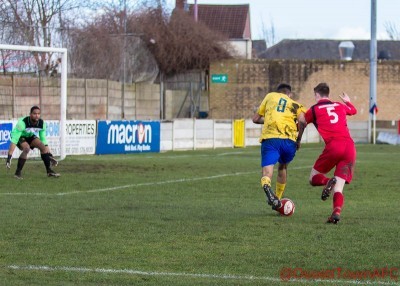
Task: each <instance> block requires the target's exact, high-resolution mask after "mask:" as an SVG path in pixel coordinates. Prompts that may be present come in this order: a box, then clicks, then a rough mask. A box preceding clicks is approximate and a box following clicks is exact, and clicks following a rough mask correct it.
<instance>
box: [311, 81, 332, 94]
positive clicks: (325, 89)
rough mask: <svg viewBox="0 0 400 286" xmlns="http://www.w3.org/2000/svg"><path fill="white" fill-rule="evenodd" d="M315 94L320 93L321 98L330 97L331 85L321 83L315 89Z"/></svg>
mask: <svg viewBox="0 0 400 286" xmlns="http://www.w3.org/2000/svg"><path fill="white" fill-rule="evenodd" d="M314 92H315V93H319V94H320V95H321V96H325V97H328V96H329V92H330V90H329V85H328V84H327V83H326V82H321V83H319V84H318V85H317V86H316V87H314Z"/></svg>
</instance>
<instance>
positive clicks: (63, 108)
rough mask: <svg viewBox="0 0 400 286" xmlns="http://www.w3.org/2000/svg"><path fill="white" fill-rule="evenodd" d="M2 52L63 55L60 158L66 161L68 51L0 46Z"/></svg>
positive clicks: (49, 48)
mask: <svg viewBox="0 0 400 286" xmlns="http://www.w3.org/2000/svg"><path fill="white" fill-rule="evenodd" d="M0 50H14V51H27V52H45V53H61V54H62V61H61V104H60V158H61V160H63V159H65V156H66V154H65V150H66V148H65V141H66V140H65V136H66V120H67V71H68V69H67V66H68V57H67V49H65V48H51V47H36V46H21V45H4V44H0Z"/></svg>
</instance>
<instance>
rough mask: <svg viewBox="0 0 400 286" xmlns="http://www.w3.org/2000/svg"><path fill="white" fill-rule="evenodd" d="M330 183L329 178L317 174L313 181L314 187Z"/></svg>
mask: <svg viewBox="0 0 400 286" xmlns="http://www.w3.org/2000/svg"><path fill="white" fill-rule="evenodd" d="M328 181H329V178H327V177H325V175H324V174H316V175H314V176H313V177H312V179H311V185H312V186H325V185H326V184H327V183H328Z"/></svg>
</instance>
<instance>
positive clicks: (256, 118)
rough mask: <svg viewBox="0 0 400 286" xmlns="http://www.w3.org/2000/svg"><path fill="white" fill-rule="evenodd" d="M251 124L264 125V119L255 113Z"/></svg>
mask: <svg viewBox="0 0 400 286" xmlns="http://www.w3.org/2000/svg"><path fill="white" fill-rule="evenodd" d="M253 123H255V124H264V117H263V116H261V115H260V114H258V113H255V114H254V116H253Z"/></svg>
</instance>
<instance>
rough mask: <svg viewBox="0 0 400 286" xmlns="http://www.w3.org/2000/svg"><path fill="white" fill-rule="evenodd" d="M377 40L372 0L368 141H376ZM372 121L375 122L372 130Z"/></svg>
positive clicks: (374, 6)
mask: <svg viewBox="0 0 400 286" xmlns="http://www.w3.org/2000/svg"><path fill="white" fill-rule="evenodd" d="M376 50H377V41H376V0H371V41H370V81H369V92H370V97H369V109H368V110H369V117H368V142H371V133H372V143H373V144H375V141H376V107H377V100H376V97H377V96H376V78H377V56H376ZM371 121H372V124H373V127H372V130H373V131H372V132H371Z"/></svg>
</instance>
